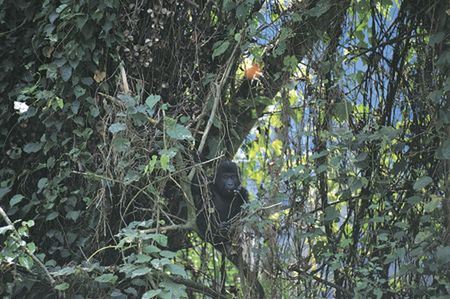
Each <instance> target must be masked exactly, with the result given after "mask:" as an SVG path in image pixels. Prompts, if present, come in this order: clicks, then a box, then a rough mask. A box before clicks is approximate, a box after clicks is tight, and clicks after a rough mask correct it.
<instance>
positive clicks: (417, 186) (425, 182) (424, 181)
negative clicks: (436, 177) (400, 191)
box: [413, 176, 433, 191]
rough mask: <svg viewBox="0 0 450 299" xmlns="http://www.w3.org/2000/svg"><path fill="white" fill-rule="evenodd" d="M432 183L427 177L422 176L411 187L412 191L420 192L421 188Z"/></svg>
mask: <svg viewBox="0 0 450 299" xmlns="http://www.w3.org/2000/svg"><path fill="white" fill-rule="evenodd" d="M432 182H433V179H432V178H430V177H429V176H423V177H421V178H419V179H417V181H416V182H415V183H414V185H413V189H414V190H416V191H418V190H421V189H422V188H425V187H426V186H428V185H429V184H431V183H432Z"/></svg>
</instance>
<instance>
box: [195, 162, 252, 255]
mask: <svg viewBox="0 0 450 299" xmlns="http://www.w3.org/2000/svg"><path fill="white" fill-rule="evenodd" d="M198 181H199V180H198V178H194V182H193V184H192V195H193V197H194V201H195V207H196V210H197V227H198V229H199V233H200V235H201V237H202V238H203V239H205V240H206V241H208V242H210V243H212V244H213V245H214V247H216V248H217V249H219V250H220V251H223V250H227V247H228V246H229V245H231V244H230V241H231V239H232V237H233V232H232V230H231V227H232V224H233V223H234V222H235V221H236V220H238V219H237V218H238V215H240V212H241V206H242V205H243V204H244V203H246V202H247V201H248V193H247V190H246V189H245V188H243V187H242V186H241V181H240V178H239V169H238V167H237V165H236V164H235V163H233V162H231V161H229V160H225V161H222V162H221V163H220V164H219V166H218V167H217V171H216V174H215V177H214V182H212V183H210V184H209V185H208V191H209V193H210V194H209V195H208V194H202V190H201V188H200V186H199V183H198Z"/></svg>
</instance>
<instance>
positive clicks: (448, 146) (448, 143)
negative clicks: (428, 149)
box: [436, 139, 450, 160]
mask: <svg viewBox="0 0 450 299" xmlns="http://www.w3.org/2000/svg"><path fill="white" fill-rule="evenodd" d="M436 155H437V158H438V159H444V160H450V139H447V140H445V141H444V142H443V143H442V145H441V146H440V147H439V148H438V149H437V150H436Z"/></svg>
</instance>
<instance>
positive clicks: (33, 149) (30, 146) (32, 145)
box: [23, 142, 42, 153]
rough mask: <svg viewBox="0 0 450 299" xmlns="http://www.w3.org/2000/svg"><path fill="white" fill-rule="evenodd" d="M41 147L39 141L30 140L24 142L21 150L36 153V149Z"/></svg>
mask: <svg viewBox="0 0 450 299" xmlns="http://www.w3.org/2000/svg"><path fill="white" fill-rule="evenodd" d="M41 148H42V144H41V143H37V142H31V143H27V144H25V146H24V147H23V151H24V152H25V153H37V152H38V151H40V150H41Z"/></svg>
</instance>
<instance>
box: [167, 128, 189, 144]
mask: <svg viewBox="0 0 450 299" xmlns="http://www.w3.org/2000/svg"><path fill="white" fill-rule="evenodd" d="M167 135H169V137H171V138H173V139H177V140H185V139H192V134H191V131H189V129H188V128H186V127H184V126H182V125H180V124H173V125H169V126H168V128H167Z"/></svg>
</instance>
